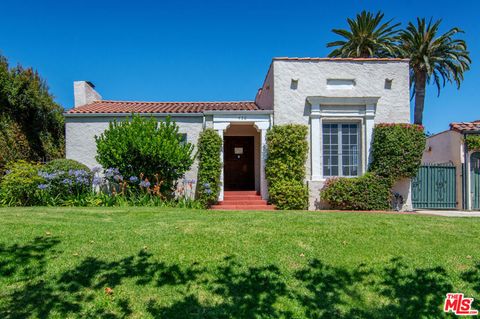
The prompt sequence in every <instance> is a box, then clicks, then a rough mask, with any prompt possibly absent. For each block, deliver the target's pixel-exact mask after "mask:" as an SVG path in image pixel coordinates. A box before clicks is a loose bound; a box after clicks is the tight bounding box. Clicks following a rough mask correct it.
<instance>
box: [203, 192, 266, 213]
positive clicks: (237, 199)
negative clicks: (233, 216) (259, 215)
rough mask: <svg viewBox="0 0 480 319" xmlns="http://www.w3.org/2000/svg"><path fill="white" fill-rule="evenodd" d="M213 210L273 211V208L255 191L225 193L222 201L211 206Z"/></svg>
mask: <svg viewBox="0 0 480 319" xmlns="http://www.w3.org/2000/svg"><path fill="white" fill-rule="evenodd" d="M211 209H214V210H274V209H275V206H273V205H268V204H267V201H266V200H264V199H262V197H261V196H260V195H259V194H258V193H257V192H256V191H225V192H224V194H223V201H221V202H219V203H218V204H217V205H213V206H212V207H211Z"/></svg>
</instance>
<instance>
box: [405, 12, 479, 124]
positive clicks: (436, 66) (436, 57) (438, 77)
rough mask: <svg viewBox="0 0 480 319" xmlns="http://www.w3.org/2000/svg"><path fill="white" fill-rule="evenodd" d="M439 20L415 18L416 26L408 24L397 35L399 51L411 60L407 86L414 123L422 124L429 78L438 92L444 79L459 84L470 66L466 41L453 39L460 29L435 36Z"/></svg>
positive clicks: (458, 86) (443, 84)
mask: <svg viewBox="0 0 480 319" xmlns="http://www.w3.org/2000/svg"><path fill="white" fill-rule="evenodd" d="M440 23H441V20H438V21H436V22H435V23H433V24H432V20H430V22H428V24H427V23H426V22H425V19H424V18H423V19H420V18H417V25H416V26H415V25H414V24H413V23H411V22H410V23H409V24H408V26H407V28H406V29H405V30H402V31H401V32H400V35H399V41H400V52H401V55H402V56H403V57H405V58H409V59H410V85H411V88H414V91H413V94H414V96H415V113H414V123H415V124H422V120H423V109H424V104H425V88H426V84H427V83H428V84H430V83H431V82H432V81H433V83H434V84H435V85H436V86H437V90H438V95H440V83H441V84H442V87H444V86H445V83H446V82H449V83H453V82H455V83H456V84H457V88H460V84H461V82H462V81H463V73H464V72H466V71H467V70H469V69H470V64H471V63H472V61H471V60H470V57H469V52H468V51H467V45H466V43H465V41H463V40H460V39H455V38H454V36H455V35H457V34H458V33H463V31H462V30H460V29H459V28H452V29H450V30H449V31H448V32H446V33H444V34H442V35H440V36H437V34H438V28H439V26H440Z"/></svg>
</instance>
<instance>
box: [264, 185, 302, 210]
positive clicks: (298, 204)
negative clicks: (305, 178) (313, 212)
mask: <svg viewBox="0 0 480 319" xmlns="http://www.w3.org/2000/svg"><path fill="white" fill-rule="evenodd" d="M268 193H269V195H270V201H271V202H272V203H274V204H275V206H276V207H277V208H278V209H307V208H308V187H307V185H305V184H304V183H303V182H301V181H296V180H290V181H287V180H284V181H283V182H279V183H274V184H273V185H271V186H270V187H269V189H268Z"/></svg>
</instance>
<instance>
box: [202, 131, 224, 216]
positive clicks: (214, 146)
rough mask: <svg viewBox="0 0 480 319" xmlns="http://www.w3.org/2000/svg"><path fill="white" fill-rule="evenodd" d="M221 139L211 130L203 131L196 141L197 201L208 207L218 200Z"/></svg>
mask: <svg viewBox="0 0 480 319" xmlns="http://www.w3.org/2000/svg"><path fill="white" fill-rule="evenodd" d="M221 150H222V138H221V137H220V135H218V133H217V132H216V131H215V130H213V129H211V128H207V129H205V130H204V131H203V132H202V133H201V134H200V138H199V139H198V160H199V164H198V184H197V190H196V191H197V199H198V200H199V201H200V202H201V203H202V204H203V205H204V206H205V207H209V206H211V205H213V204H215V203H216V202H217V200H218V194H219V192H220V173H221V170H222V161H221V159H220V152H221Z"/></svg>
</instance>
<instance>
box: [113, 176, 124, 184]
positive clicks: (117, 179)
mask: <svg viewBox="0 0 480 319" xmlns="http://www.w3.org/2000/svg"><path fill="white" fill-rule="evenodd" d="M113 179H114V180H115V182H121V181H123V176H122V175H114V176H113Z"/></svg>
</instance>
